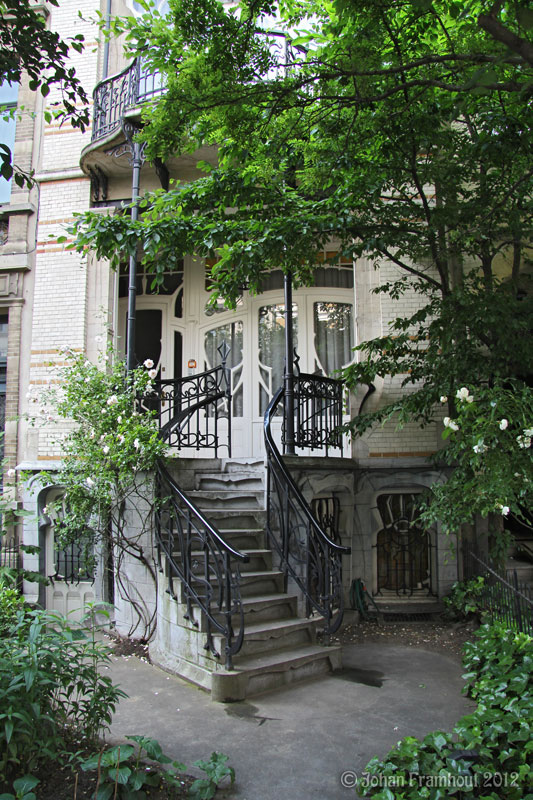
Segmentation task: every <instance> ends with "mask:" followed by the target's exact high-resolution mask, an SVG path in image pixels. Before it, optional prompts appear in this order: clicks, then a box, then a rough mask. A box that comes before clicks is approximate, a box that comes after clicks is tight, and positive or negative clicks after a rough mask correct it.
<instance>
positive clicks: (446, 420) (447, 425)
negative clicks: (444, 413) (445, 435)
mask: <svg viewBox="0 0 533 800" xmlns="http://www.w3.org/2000/svg"><path fill="white" fill-rule="evenodd" d="M442 421H443V423H444V427H445V428H449V429H450V430H451V431H458V430H459V425H458V424H457V422H454V421H453V419H450V417H444V419H443V420H442Z"/></svg>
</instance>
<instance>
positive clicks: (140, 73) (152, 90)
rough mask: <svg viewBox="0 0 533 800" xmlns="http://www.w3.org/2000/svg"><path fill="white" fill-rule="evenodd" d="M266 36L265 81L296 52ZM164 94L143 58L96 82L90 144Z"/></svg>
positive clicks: (290, 63) (277, 37) (289, 64)
mask: <svg viewBox="0 0 533 800" xmlns="http://www.w3.org/2000/svg"><path fill="white" fill-rule="evenodd" d="M260 35H261V36H265V37H267V41H268V45H269V50H270V53H271V55H272V67H271V68H270V70H269V71H268V73H267V76H266V77H267V79H268V78H270V79H272V78H277V77H280V75H282V74H286V73H287V71H289V70H292V69H294V65H295V61H296V59H295V51H294V48H292V47H291V46H290V44H289V41H288V39H287V38H286V37H285V36H284V35H283V34H282V33H274V32H269V33H261V34H260ZM165 91H166V88H165V85H164V80H163V76H162V75H161V73H160V72H158V71H157V70H153V69H151V68H150V67H149V66H148V65H147V63H146V62H145V61H143V59H142V58H136V59H135V60H134V61H133V62H132V63H131V64H130V65H129V66H127V67H126V68H125V69H123V70H122V72H119V73H118V74H117V75H111V76H110V77H109V78H106V79H105V80H103V81H102V82H101V83H99V84H98V85H97V86H96V88H95V90H94V92H93V99H94V112H93V128H92V136H91V140H92V141H93V142H95V141H98V140H99V139H104V138H105V137H107V136H110V135H111V134H112V133H114V132H115V131H117V130H118V129H119V128H120V127H121V125H122V121H123V119H124V117H125V115H126V113H127V112H128V111H131V110H132V109H134V108H137V107H138V106H140V105H142V104H143V103H146V102H149V101H150V100H153V99H154V98H156V97H159V96H160V95H162V94H164V92H165Z"/></svg>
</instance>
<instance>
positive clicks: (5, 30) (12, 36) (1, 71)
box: [0, 0, 89, 186]
mask: <svg viewBox="0 0 533 800" xmlns="http://www.w3.org/2000/svg"><path fill="white" fill-rule="evenodd" d="M49 2H50V5H53V6H58V5H59V2H58V0H49ZM83 41H84V37H83V34H81V33H77V34H75V35H74V36H72V37H70V38H69V39H66V40H65V39H61V37H60V36H59V34H58V33H56V32H55V31H52V30H50V29H49V28H48V27H47V24H46V17H45V16H44V15H43V13H42V11H40V10H39V9H38V8H37V7H35V6H34V5H32V3H30V2H29V0H1V2H0V82H2V81H9V82H10V83H20V82H21V80H22V76H23V75H27V77H28V78H29V88H30V89H32V90H33V91H40V93H41V94H42V96H43V97H47V96H48V94H49V93H50V89H51V87H52V86H54V85H57V86H59V87H60V89H61V104H56V108H55V109H54V110H53V112H50V111H47V112H46V116H47V117H48V119H49V120H50V119H52V114H53V116H55V117H56V118H58V119H60V120H65V119H68V120H69V122H70V123H71V125H73V126H74V127H78V128H80V129H81V130H82V131H83V130H85V127H86V126H87V125H88V124H89V114H88V108H87V104H88V97H87V95H86V93H85V90H84V88H83V86H82V85H81V83H80V81H79V79H78V78H77V77H76V74H75V71H74V69H73V68H72V67H71V66H69V64H68V59H69V51H70V49H72V50H76V51H77V52H78V53H81V52H82V51H83ZM80 104H81V107H80ZM11 156H12V154H11V152H10V151H9V148H8V147H6V146H5V145H0V175H1V176H2V177H3V178H5V179H6V180H9V179H10V178H11V177H12V176H13V171H14V168H13V165H12V163H11ZM15 180H16V181H17V183H18V184H19V185H21V186H22V185H24V183H25V182H28V183H31V180H30V178H29V176H27V175H25V173H21V172H20V171H16V172H15Z"/></svg>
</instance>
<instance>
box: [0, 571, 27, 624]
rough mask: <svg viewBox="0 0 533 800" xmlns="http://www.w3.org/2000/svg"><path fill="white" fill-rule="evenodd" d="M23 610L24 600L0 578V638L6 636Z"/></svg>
mask: <svg viewBox="0 0 533 800" xmlns="http://www.w3.org/2000/svg"><path fill="white" fill-rule="evenodd" d="M23 609H24V598H23V597H22V596H21V594H20V592H18V591H17V590H16V589H15V588H13V587H12V586H10V585H9V583H8V582H7V581H6V580H5V579H3V578H2V577H1V576H0V638H1V637H3V636H7V635H8V634H9V630H10V628H11V626H12V625H14V624H15V623H16V621H17V615H18V612H19V611H22V610H23Z"/></svg>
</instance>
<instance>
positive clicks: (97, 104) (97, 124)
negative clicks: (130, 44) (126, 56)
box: [91, 58, 165, 142]
mask: <svg viewBox="0 0 533 800" xmlns="http://www.w3.org/2000/svg"><path fill="white" fill-rule="evenodd" d="M164 91H165V86H164V85H163V80H162V76H161V74H160V73H159V72H157V71H153V70H150V69H149V67H148V66H147V65H146V64H145V63H143V61H142V59H141V58H136V59H135V61H133V63H132V64H130V65H129V66H128V67H126V69H123V70H122V72H119V73H118V74H117V75H111V76H110V77H109V78H106V79H105V80H104V81H102V82H101V83H99V84H98V86H97V87H96V88H95V90H94V93H93V98H94V114H93V129H92V137H91V138H92V141H93V142H94V141H97V140H98V139H104V138H105V137H106V136H109V135H110V134H112V133H114V132H115V131H116V130H118V129H119V128H120V126H121V125H122V121H123V119H124V117H125V115H126V113H127V111H129V110H131V109H133V108H136V107H137V106H140V105H142V103H146V102H148V101H149V100H153V99H154V98H155V97H158V96H159V95H161V94H163V92H164Z"/></svg>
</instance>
